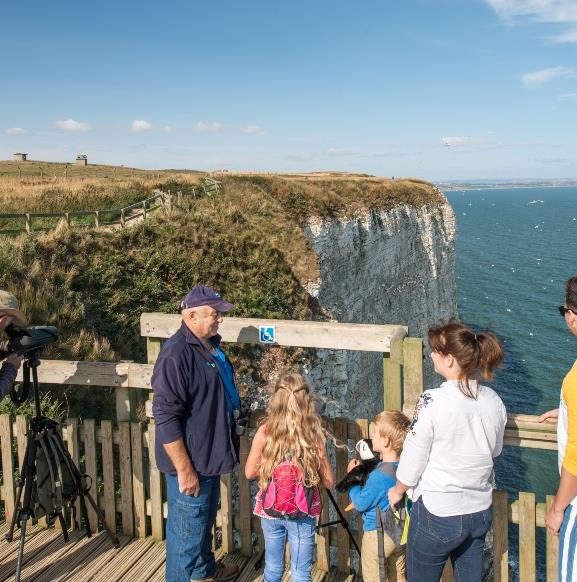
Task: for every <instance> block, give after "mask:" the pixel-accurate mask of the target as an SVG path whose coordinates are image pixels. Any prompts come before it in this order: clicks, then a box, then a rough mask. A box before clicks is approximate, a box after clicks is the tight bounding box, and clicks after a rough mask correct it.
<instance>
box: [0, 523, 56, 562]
mask: <svg viewBox="0 0 577 582" xmlns="http://www.w3.org/2000/svg"><path fill="white" fill-rule="evenodd" d="M41 531H45V530H44V529H43V528H41V527H37V526H34V527H32V528H29V529H27V530H26V543H28V540H31V539H32V538H33V537H34V536H35V535H38V534H39V533H40V532H41ZM7 532H8V527H6V529H5V530H3V531H1V532H0V536H1V537H0V562H2V561H3V559H4V556H8V555H9V554H11V553H12V552H13V551H14V549H13V548H14V546H18V544H19V543H20V529H18V528H16V529H15V530H14V539H13V540H12V541H11V542H9V541H8V540H7V539H6V533H7Z"/></svg>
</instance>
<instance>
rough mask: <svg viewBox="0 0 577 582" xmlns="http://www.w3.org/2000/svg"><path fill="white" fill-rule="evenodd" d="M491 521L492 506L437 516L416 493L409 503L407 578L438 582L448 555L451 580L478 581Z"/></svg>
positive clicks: (480, 575) (460, 581) (457, 581)
mask: <svg viewBox="0 0 577 582" xmlns="http://www.w3.org/2000/svg"><path fill="white" fill-rule="evenodd" d="M492 521H493V508H492V507H489V509H485V510H484V511H478V512H477V513H469V514H466V515H455V516H451V517H437V516H436V515H433V514H432V513H430V512H429V511H428V510H427V508H426V507H425V505H424V503H423V498H422V497H420V498H419V499H418V501H417V502H416V503H414V504H413V510H412V511H411V521H410V524H409V539H408V543H407V579H408V582H429V581H430V582H439V579H440V578H441V574H442V572H443V568H444V566H445V563H446V562H447V560H448V559H449V558H450V559H451V562H452V563H453V576H454V580H455V582H481V577H482V574H483V546H484V544H485V535H486V534H487V532H488V531H489V528H490V527H491V522H492Z"/></svg>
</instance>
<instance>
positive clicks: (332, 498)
mask: <svg viewBox="0 0 577 582" xmlns="http://www.w3.org/2000/svg"><path fill="white" fill-rule="evenodd" d="M327 494H328V496H329V499H330V500H331V503H332V504H333V506H334V508H335V511H336V512H337V514H338V516H339V518H340V519H339V523H340V524H341V525H342V526H343V527H344V528H345V530H346V532H347V533H348V534H349V538H351V542H353V546H355V550H357V552H358V554H359V556H360V555H361V549H360V548H359V544H357V540H355V536H353V532H352V531H351V529H350V528H349V522H348V521H347V520H346V518H345V516H344V515H343V513H342V511H341V508H340V507H339V506H338V505H337V502H336V501H335V498H334V497H333V494H332V493H331V492H330V491H329V490H328V489H327Z"/></svg>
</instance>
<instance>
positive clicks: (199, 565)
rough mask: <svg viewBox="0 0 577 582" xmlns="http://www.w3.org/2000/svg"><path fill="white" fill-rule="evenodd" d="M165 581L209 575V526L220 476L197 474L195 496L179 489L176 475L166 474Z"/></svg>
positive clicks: (211, 569) (215, 508) (211, 563)
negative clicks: (196, 494)
mask: <svg viewBox="0 0 577 582" xmlns="http://www.w3.org/2000/svg"><path fill="white" fill-rule="evenodd" d="M165 477H166V494H167V504H168V519H167V521H166V578H165V579H166V582H190V580H201V579H202V578H208V577H210V576H212V574H213V573H214V570H215V567H216V565H215V562H214V553H213V551H212V527H213V526H214V522H215V520H216V512H217V511H218V505H219V502H220V479H219V478H218V477H204V476H203V475H199V476H198V478H199V481H200V494H199V496H198V497H193V496H192V495H184V494H182V493H181V492H180V491H179V490H178V478H177V477H176V475H165Z"/></svg>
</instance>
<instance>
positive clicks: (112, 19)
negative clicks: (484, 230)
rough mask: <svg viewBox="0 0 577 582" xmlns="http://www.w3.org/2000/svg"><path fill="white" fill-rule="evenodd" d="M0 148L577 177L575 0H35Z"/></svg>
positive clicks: (10, 8)
mask: <svg viewBox="0 0 577 582" xmlns="http://www.w3.org/2000/svg"><path fill="white" fill-rule="evenodd" d="M0 51H1V53H0V54H2V55H3V58H2V66H1V68H0V159H11V157H12V154H13V153H14V152H26V153H28V154H29V158H31V159H34V160H47V161H63V162H65V161H73V160H74V158H75V156H76V155H77V154H86V155H87V156H88V161H89V162H93V163H99V164H115V165H120V164H123V165H125V166H133V167H139V168H157V169H159V168H188V169H197V170H218V169H229V170H244V171H272V172H303V171H304V172H308V171H318V170H334V171H347V172H366V173H370V174H375V175H379V176H396V177H401V176H411V177H418V178H423V179H426V180H433V181H442V180H467V179H489V180H490V179H495V180H497V179H546V178H549V179H553V178H575V177H577V0H357V1H356V2H350V1H347V2H345V1H343V0H306V1H303V0H291V1H290V2H279V1H274V0H273V1H271V0H268V1H264V0H245V1H244V2H239V1H238V0H213V1H212V2H194V1H193V0H165V1H164V2H159V1H158V0H156V1H155V2H152V1H150V0H140V1H139V2H136V1H133V0H116V1H115V2H112V1H109V0H99V1H98V2H92V3H82V2H71V1H69V0H56V1H55V2H46V1H45V0H29V1H28V2H20V3H17V2H10V3H5V5H4V6H3V8H2V17H1V20H0Z"/></svg>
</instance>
